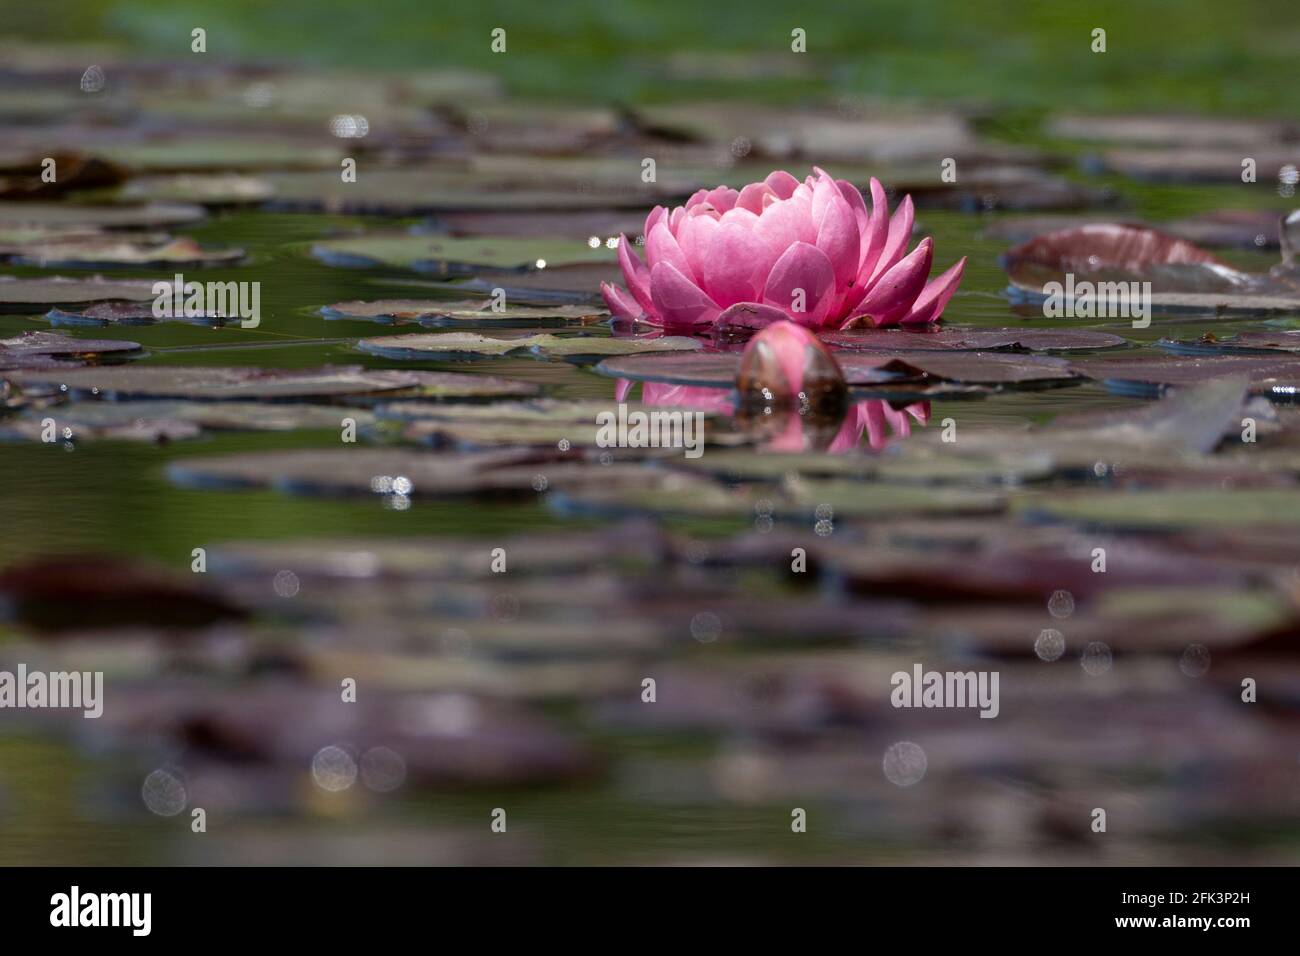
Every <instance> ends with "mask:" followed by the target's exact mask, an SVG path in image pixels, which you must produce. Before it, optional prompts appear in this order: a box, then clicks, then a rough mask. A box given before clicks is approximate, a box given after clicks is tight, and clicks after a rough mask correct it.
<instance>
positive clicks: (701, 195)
mask: <svg viewBox="0 0 1300 956" xmlns="http://www.w3.org/2000/svg"><path fill="white" fill-rule="evenodd" d="M708 200H709V191H708V190H707V189H697V190H695V192H693V193H691V198H690V199H688V200H686V209H687V210H688V211H689V210H690V209H693V208H694V207H695V206H698V205H699V204H700V203H702V202H708Z"/></svg>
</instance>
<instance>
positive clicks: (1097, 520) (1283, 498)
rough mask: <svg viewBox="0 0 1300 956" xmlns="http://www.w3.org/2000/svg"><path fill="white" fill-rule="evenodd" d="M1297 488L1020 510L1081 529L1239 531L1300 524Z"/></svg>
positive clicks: (1101, 496)
mask: <svg viewBox="0 0 1300 956" xmlns="http://www.w3.org/2000/svg"><path fill="white" fill-rule="evenodd" d="M1298 499H1300V495H1297V492H1296V491H1295V489H1293V488H1253V489H1228V490H1225V489H1223V488H1210V489H1153V490H1140V491H1124V492H1122V493H1116V492H1113V491H1077V492H1053V493H1052V494H1051V495H1048V496H1044V497H1041V498H1039V497H1034V498H1026V499H1023V500H1021V501H1019V502H1017V504H1016V508H1017V510H1019V511H1021V512H1023V513H1026V514H1031V515H1036V516H1046V517H1049V518H1055V519H1057V520H1061V521H1071V522H1075V523H1078V524H1085V525H1097V526H1105V527H1120V528H1216V527H1226V528H1236V527H1241V526H1243V525H1252V524H1258V525H1270V526H1272V525H1278V524H1284V525H1288V526H1293V525H1300V508H1297V507H1296V502H1297V500H1298Z"/></svg>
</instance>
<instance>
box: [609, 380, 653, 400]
mask: <svg viewBox="0 0 1300 956" xmlns="http://www.w3.org/2000/svg"><path fill="white" fill-rule="evenodd" d="M635 384H636V382H634V381H633V380H632V379H630V378H620V379H619V380H618V381H617V382H616V383H615V384H614V401H616V402H626V401H627V397H628V395H630V394H631V393H632V386H633V385H635ZM646 384H647V385H648V384H650V383H649V382H647V383H646Z"/></svg>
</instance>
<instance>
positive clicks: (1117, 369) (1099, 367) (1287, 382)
mask: <svg viewBox="0 0 1300 956" xmlns="http://www.w3.org/2000/svg"><path fill="white" fill-rule="evenodd" d="M1071 368H1073V369H1074V371H1075V372H1077V373H1078V374H1080V375H1084V376H1087V377H1088V378H1091V379H1093V380H1095V381H1099V382H1104V383H1105V384H1106V386H1107V387H1108V388H1110V389H1111V390H1112V391H1116V392H1118V393H1120V394H1131V395H1137V396H1141V397H1150V396H1152V395H1156V394H1159V393H1160V392H1162V391H1163V390H1164V389H1165V388H1167V387H1171V386H1172V387H1178V386H1189V385H1199V384H1201V383H1203V382H1208V381H1211V380H1212V379H1215V378H1222V377H1225V376H1229V377H1234V378H1236V377H1240V378H1242V379H1243V380H1244V381H1245V382H1247V383H1248V384H1249V387H1250V391H1251V393H1252V394H1255V395H1274V396H1277V397H1279V398H1285V397H1287V396H1289V395H1295V394H1296V392H1297V389H1300V356H1297V355H1284V354H1279V355H1276V356H1272V357H1263V356H1259V357H1256V356H1244V355H1243V356H1232V355H1216V356H1206V357H1201V358H1176V357H1173V356H1158V357H1154V358H1133V359H1079V360H1076V361H1075V362H1073V363H1072V364H1071Z"/></svg>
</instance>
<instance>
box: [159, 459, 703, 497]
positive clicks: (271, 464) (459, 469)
mask: <svg viewBox="0 0 1300 956" xmlns="http://www.w3.org/2000/svg"><path fill="white" fill-rule="evenodd" d="M168 476H169V477H170V478H171V479H172V481H174V482H176V483H177V484H180V485H183V486H185V487H199V488H249V487H264V486H269V487H274V488H277V489H279V490H281V491H288V492H293V493H297V494H355V495H372V494H374V495H392V494H401V495H406V496H416V497H457V496H462V495H486V496H489V497H522V498H536V497H537V496H538V495H539V494H541V493H543V492H545V491H549V490H557V489H574V488H587V487H610V486H623V485H632V486H635V487H644V488H647V489H656V488H658V489H661V490H662V489H663V488H664V487H666V486H683V487H685V486H687V485H688V484H690V479H689V478H688V477H687V476H682V475H676V474H672V473H667V472H663V473H660V472H656V471H653V470H650V469H646V468H644V467H642V466H641V465H640V464H639V463H632V464H619V463H615V464H611V465H602V464H598V463H596V462H593V461H586V460H583V459H582V458H580V457H579V456H577V455H565V454H563V453H561V452H559V451H558V450H556V449H553V448H552V449H549V450H548V449H531V448H498V449H492V450H487V451H474V452H450V451H436V452H435V451H418V450H411V449H406V448H346V449H340V448H334V449H324V450H305V451H286V452H253V453H248V454H242V455H226V456H221V457H214V458H199V459H182V460H179V461H175V462H173V463H172V464H171V465H170V466H169V468H168ZM701 483H703V484H708V483H707V482H701Z"/></svg>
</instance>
